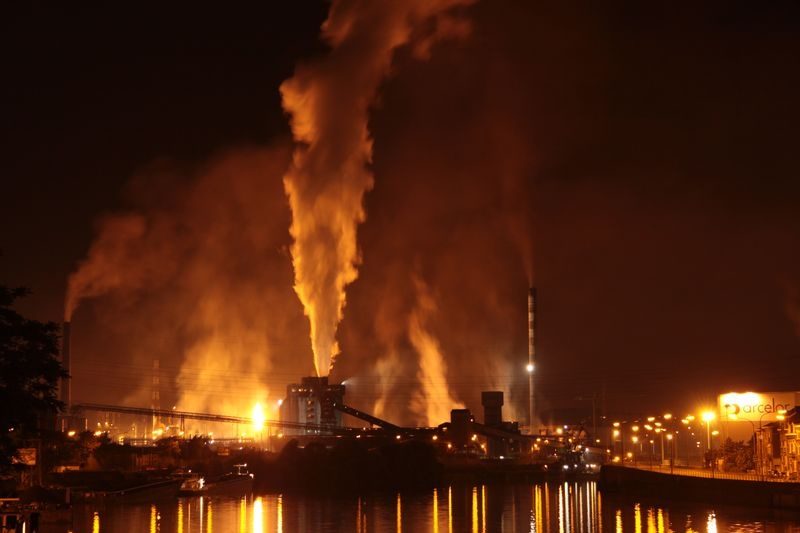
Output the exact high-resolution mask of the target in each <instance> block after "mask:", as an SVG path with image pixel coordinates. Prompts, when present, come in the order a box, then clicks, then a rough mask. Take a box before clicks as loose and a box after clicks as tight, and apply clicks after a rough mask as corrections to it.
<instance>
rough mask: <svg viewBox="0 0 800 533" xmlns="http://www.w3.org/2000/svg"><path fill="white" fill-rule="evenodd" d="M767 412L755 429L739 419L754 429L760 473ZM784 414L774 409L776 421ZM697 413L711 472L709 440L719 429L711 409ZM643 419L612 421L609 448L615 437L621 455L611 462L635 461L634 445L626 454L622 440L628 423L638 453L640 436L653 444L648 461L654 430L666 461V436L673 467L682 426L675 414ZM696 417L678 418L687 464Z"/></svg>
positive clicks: (613, 444) (783, 417) (711, 458)
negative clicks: (676, 421) (684, 441)
mask: <svg viewBox="0 0 800 533" xmlns="http://www.w3.org/2000/svg"><path fill="white" fill-rule="evenodd" d="M766 414H769V413H765V414H764V415H762V416H761V418H760V419H759V423H758V430H756V427H755V423H754V422H753V421H752V420H747V419H742V420H746V421H747V422H750V424H751V426H752V428H753V443H754V446H755V449H754V459H755V463H756V471H757V472H758V473H759V474H761V475H763V473H764V472H763V460H762V450H763V447H764V443H763V430H762V428H763V426H762V421H763V418H764V416H765V415H766ZM785 415H786V411H785V410H779V411H778V412H777V416H776V418H777V420H778V421H782V420H784V419H785ZM699 416H700V421H701V422H702V424H704V425H705V426H706V442H705V444H706V446H705V449H706V461H705V462H706V465H707V466H708V467H710V468H711V469H712V473H713V471H714V469H715V460H714V456H713V453H712V452H713V441H712V438H713V437H716V436H718V435H719V431H718V430H716V429H712V423H713V422H714V421H715V420H716V419H717V415H716V413H715V412H714V411H711V410H707V411H703V412H701V413H700V414H699ZM728 417H729V418H730V419H731V420H737V416H736V415H735V414H729V415H728ZM644 420H646V422H640V421H639V420H635V421H633V422H632V423H630V424H627V423H626V422H613V429H612V448H615V446H616V442H617V441H618V440H619V442H620V455H615V456H614V459H613V460H614V462H620V461H624V460H625V459H626V458H627V459H629V460H632V461H633V462H634V463H636V459H637V457H636V453H635V448H633V449H632V451H629V452H627V453H626V451H625V442H626V439H625V435H623V426H624V425H627V426H629V427H630V432H631V433H632V435H630V442H631V443H632V444H633V446H634V447H635V446H636V445H639V452H640V453H641V446H642V444H643V443H644V441H643V439H649V442H650V444H651V446H652V449H651V461H652V458H653V456H655V440H654V439H651V438H650V437H651V435H652V434H653V433H654V434H656V435H657V436H658V438H659V440H660V449H661V463H662V464H663V463H664V460H665V444H664V439H665V438H666V440H667V443H668V445H669V448H670V453H671V456H670V468H672V467H673V463H674V462H675V452H676V447H677V444H678V436H679V433H680V432H681V430H680V429H678V428H679V427H681V426H678V425H676V424H675V422H674V417H673V415H672V414H671V413H665V414H664V415H662V416H660V417H655V416H648V417H646V418H644ZM695 420H697V418H696V417H695V416H694V415H691V414H689V415H686V416H685V417H683V418H681V420H680V423H681V424H682V426H683V432H685V433H686V435H687V441H686V442H687V448H686V453H687V455H686V462H687V465H688V464H689V461H690V452H689V450H690V448H691V444H690V441H689V440H688V439H689V438H690V437H691V436H694V433H692V424H693V422H695ZM670 426H671V427H670ZM643 430H644V431H643ZM697 448H700V441H697ZM612 451H613V450H612Z"/></svg>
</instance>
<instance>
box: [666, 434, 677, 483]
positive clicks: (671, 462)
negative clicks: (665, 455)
mask: <svg viewBox="0 0 800 533" xmlns="http://www.w3.org/2000/svg"><path fill="white" fill-rule="evenodd" d="M667 440H668V441H669V473H670V474H672V473H673V468H674V465H675V443H674V442H672V433H667Z"/></svg>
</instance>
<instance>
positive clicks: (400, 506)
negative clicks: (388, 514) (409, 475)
mask: <svg viewBox="0 0 800 533" xmlns="http://www.w3.org/2000/svg"><path fill="white" fill-rule="evenodd" d="M402 531H403V504H402V501H401V500H400V493H399V492H398V493H397V533H402Z"/></svg>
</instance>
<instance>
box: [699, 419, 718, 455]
mask: <svg viewBox="0 0 800 533" xmlns="http://www.w3.org/2000/svg"><path fill="white" fill-rule="evenodd" d="M702 417H703V422H705V423H706V437H707V444H708V446H707V449H709V450H710V449H711V421H712V420H714V419H715V418H716V417H717V415H715V414H714V411H704V412H703V414H702Z"/></svg>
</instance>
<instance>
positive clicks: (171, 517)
mask: <svg viewBox="0 0 800 533" xmlns="http://www.w3.org/2000/svg"><path fill="white" fill-rule="evenodd" d="M797 528H800V515H798V514H797V513H793V512H786V511H780V512H779V511H775V510H769V509H761V508H744V509H742V508H735V507H727V506H724V505H708V504H698V503H684V502H677V501H674V500H669V499H665V498H647V499H642V498H637V497H633V496H630V495H613V494H601V493H600V491H599V490H598V488H597V484H596V483H595V482H593V481H570V482H539V483H532V484H486V485H470V484H462V485H453V486H445V487H440V488H437V489H433V490H426V491H422V492H420V491H415V492H399V493H398V492H383V493H377V494H375V493H373V494H369V495H362V496H342V497H334V496H301V495H298V494H292V493H263V494H247V495H244V496H241V497H228V498H226V497H210V498H181V499H167V500H164V501H153V502H150V503H144V504H106V505H86V506H76V507H75V508H74V509H73V513H72V518H71V523H61V524H49V525H47V526H46V527H45V528H44V530H43V531H45V532H67V531H86V532H93V533H94V532H98V533H99V532H105V533H116V532H128V531H143V532H144V531H152V532H155V531H161V532H189V531H193V532H198V533H200V532H209V533H210V532H258V533H261V532H272V531H281V532H295V531H320V532H326V531H328V532H333V531H356V532H368V531H377V532H382V531H414V532H417V531H433V532H440V531H441V532H443V533H444V532H451V531H455V532H461V531H476V532H491V531H507V532H523V531H536V532H545V533H546V532H551V531H552V532H573V531H574V532H582V531H631V532H632V533H633V532H635V533H638V532H641V531H647V532H658V533H660V532H668V531H673V532H678V533H680V532H688V531H694V532H701V531H702V532H705V531H709V532H710V531H741V530H744V531H796V530H797Z"/></svg>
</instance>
